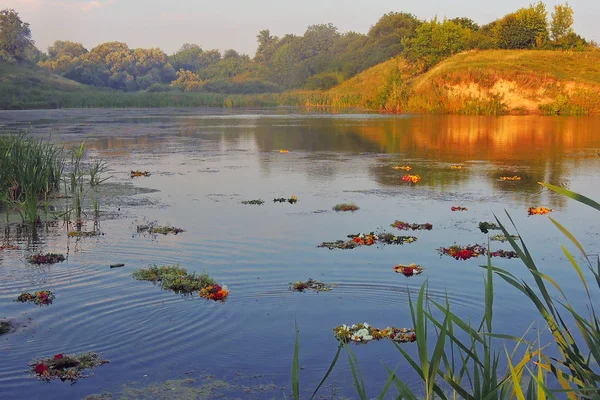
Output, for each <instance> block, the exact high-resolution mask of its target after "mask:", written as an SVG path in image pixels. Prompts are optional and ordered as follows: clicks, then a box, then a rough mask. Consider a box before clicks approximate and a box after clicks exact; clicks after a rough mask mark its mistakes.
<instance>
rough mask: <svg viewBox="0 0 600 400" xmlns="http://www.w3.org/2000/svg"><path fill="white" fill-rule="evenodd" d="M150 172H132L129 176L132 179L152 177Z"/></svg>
mask: <svg viewBox="0 0 600 400" xmlns="http://www.w3.org/2000/svg"><path fill="white" fill-rule="evenodd" d="M150 175H151V174H150V172H149V171H140V170H135V171H134V170H131V172H130V173H129V176H131V177H132V178H137V177H139V176H150Z"/></svg>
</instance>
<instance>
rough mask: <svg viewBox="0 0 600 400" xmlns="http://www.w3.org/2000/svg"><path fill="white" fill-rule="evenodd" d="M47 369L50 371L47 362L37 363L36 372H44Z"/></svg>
mask: <svg viewBox="0 0 600 400" xmlns="http://www.w3.org/2000/svg"><path fill="white" fill-rule="evenodd" d="M46 371H48V366H47V365H46V364H43V363H37V364H36V365H35V373H36V374H43V373H45V372H46Z"/></svg>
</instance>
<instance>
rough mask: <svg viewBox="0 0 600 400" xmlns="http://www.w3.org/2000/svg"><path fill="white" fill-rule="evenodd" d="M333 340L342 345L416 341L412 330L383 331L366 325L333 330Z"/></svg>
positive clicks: (387, 329) (346, 326) (389, 329)
mask: <svg viewBox="0 0 600 400" xmlns="http://www.w3.org/2000/svg"><path fill="white" fill-rule="evenodd" d="M333 332H334V335H335V338H336V339H337V340H339V341H340V342H342V343H348V342H356V343H367V342H370V341H371V340H381V339H389V340H391V341H393V342H396V343H412V342H415V341H416V340H417V336H416V335H415V330H414V329H412V328H396V327H394V326H392V327H388V328H385V329H379V328H374V327H372V326H371V325H369V324H368V323H366V322H364V323H362V324H354V325H340V326H337V327H335V328H333Z"/></svg>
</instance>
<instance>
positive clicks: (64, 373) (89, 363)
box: [29, 352, 109, 383]
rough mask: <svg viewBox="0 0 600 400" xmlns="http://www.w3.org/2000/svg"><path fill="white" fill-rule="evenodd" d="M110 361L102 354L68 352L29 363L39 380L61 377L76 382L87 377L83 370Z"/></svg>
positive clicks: (63, 379)
mask: <svg viewBox="0 0 600 400" xmlns="http://www.w3.org/2000/svg"><path fill="white" fill-rule="evenodd" d="M108 362H109V361H108V360H104V359H102V358H100V354H97V353H93V352H88V353H83V354H78V355H75V356H70V355H66V354H62V353H60V354H55V355H54V357H50V358H40V359H38V360H35V361H32V362H31V363H29V366H30V367H31V372H34V373H35V376H37V378H38V379H39V380H43V381H51V380H53V379H60V380H61V381H63V382H64V381H70V382H71V383H74V382H75V381H77V380H78V379H80V378H86V377H88V376H89V375H86V374H85V373H84V372H83V371H84V370H86V369H91V368H93V367H97V366H100V365H103V364H107V363H108Z"/></svg>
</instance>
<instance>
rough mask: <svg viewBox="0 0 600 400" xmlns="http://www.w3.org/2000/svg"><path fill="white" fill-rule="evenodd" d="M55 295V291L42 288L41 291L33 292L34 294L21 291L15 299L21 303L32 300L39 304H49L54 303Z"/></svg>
mask: <svg viewBox="0 0 600 400" xmlns="http://www.w3.org/2000/svg"><path fill="white" fill-rule="evenodd" d="M54 297H55V296H54V292H53V291H51V290H40V291H39V292H33V294H32V293H29V292H24V293H21V294H20V295H19V297H17V299H16V300H15V301H16V302H19V303H28V302H31V303H33V304H36V305H38V306H47V305H50V304H52V302H53V301H54Z"/></svg>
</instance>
